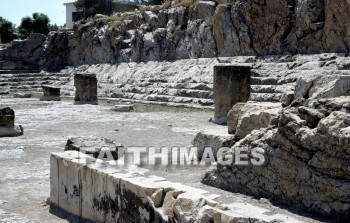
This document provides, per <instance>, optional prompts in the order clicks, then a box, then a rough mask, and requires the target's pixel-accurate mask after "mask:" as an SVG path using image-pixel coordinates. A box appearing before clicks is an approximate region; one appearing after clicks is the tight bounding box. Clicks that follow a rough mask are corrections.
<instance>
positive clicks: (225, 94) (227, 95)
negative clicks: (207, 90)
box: [214, 64, 251, 124]
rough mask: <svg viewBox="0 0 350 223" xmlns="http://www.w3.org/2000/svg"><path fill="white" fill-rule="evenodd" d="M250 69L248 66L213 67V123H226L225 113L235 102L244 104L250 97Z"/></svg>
mask: <svg viewBox="0 0 350 223" xmlns="http://www.w3.org/2000/svg"><path fill="white" fill-rule="evenodd" d="M250 76H251V68H250V67H248V66H235V65H229V64H227V65H216V66H214V106H215V115H214V122H215V123H217V124H226V123H227V113H228V112H229V111H230V109H231V108H232V106H233V105H234V104H236V103H237V102H246V101H248V99H249V96H250Z"/></svg>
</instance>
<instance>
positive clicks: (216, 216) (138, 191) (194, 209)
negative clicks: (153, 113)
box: [50, 151, 300, 223]
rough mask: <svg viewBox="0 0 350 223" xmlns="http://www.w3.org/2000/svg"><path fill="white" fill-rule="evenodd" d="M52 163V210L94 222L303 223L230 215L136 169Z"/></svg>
mask: <svg viewBox="0 0 350 223" xmlns="http://www.w3.org/2000/svg"><path fill="white" fill-rule="evenodd" d="M50 162H51V167H50V172H51V194H50V201H51V204H52V205H55V206H58V207H60V208H62V209H64V210H66V211H68V212H70V213H72V214H75V215H77V216H81V217H83V218H86V219H90V220H92V221H95V222H135V223H136V222H137V223H142V222H152V223H154V222H240V223H245V222H247V223H248V222H249V223H258V222H259V223H264V222H276V221H278V222H294V223H295V222H300V221H298V220H297V219H295V218H293V217H291V216H287V215H281V214H271V212H269V211H267V210H265V209H262V208H259V207H255V206H252V205H247V206H245V205H244V204H242V205H243V206H244V208H243V206H242V207H240V205H238V206H237V204H232V209H231V208H230V207H231V206H230V207H228V206H225V205H222V204H220V203H218V202H215V201H213V200H210V199H208V198H206V195H205V194H206V193H207V192H206V191H204V190H202V189H196V188H192V187H188V186H185V185H182V184H179V183H173V182H169V181H166V180H165V179H164V178H161V177H156V176H141V175H140V174H136V173H135V170H136V169H137V167H136V169H135V167H134V168H132V171H128V169H127V168H126V167H122V166H111V165H109V164H108V163H106V162H102V161H99V162H96V159H95V158H92V157H90V156H88V155H86V154H83V153H80V152H78V151H66V152H62V153H53V154H52V155H51V160H50ZM245 208H246V209H245ZM265 212H267V213H266V214H265ZM249 213H250V214H249Z"/></svg>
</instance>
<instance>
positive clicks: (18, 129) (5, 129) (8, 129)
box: [0, 125, 23, 137]
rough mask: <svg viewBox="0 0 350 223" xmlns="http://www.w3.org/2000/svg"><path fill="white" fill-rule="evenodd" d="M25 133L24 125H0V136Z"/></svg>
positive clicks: (13, 135)
mask: <svg viewBox="0 0 350 223" xmlns="http://www.w3.org/2000/svg"><path fill="white" fill-rule="evenodd" d="M21 135H23V127H22V126H21V125H19V126H0V137H15V136H21Z"/></svg>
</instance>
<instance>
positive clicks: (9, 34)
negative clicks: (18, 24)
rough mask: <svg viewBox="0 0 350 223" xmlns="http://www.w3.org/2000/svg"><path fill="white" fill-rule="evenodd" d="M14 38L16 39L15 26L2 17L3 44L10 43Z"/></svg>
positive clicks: (1, 34)
mask: <svg viewBox="0 0 350 223" xmlns="http://www.w3.org/2000/svg"><path fill="white" fill-rule="evenodd" d="M14 38H16V35H15V27H14V25H13V24H12V23H11V22H10V21H8V20H6V19H4V18H3V17H1V16H0V40H1V43H9V42H11V41H12V40H13V39H14Z"/></svg>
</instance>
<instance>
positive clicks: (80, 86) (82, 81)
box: [74, 73, 98, 104]
mask: <svg viewBox="0 0 350 223" xmlns="http://www.w3.org/2000/svg"><path fill="white" fill-rule="evenodd" d="M74 86H75V89H76V91H75V97H74V101H75V104H97V102H98V99H97V78H96V75H95V74H88V73H78V74H75V75H74Z"/></svg>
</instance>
